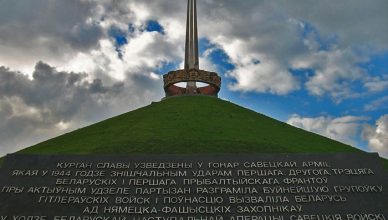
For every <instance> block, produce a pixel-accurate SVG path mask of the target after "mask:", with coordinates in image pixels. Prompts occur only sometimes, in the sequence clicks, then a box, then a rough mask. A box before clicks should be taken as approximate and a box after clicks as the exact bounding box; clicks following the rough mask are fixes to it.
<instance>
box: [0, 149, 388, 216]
mask: <svg viewBox="0 0 388 220" xmlns="http://www.w3.org/2000/svg"><path fill="white" fill-rule="evenodd" d="M387 187H388V178H387V172H386V171H384V170H383V169H382V166H381V164H380V161H379V159H378V156H377V155H376V154H321V155H317V154H313V155H311V154H295V155H250V156H171V155H170V156H128V157H122V156H27V155H9V156H7V158H6V161H5V163H4V164H3V167H2V168H1V170H0V220H386V219H387V217H388V193H387V190H388V188H387Z"/></svg>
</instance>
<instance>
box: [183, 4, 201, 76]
mask: <svg viewBox="0 0 388 220" xmlns="http://www.w3.org/2000/svg"><path fill="white" fill-rule="evenodd" d="M185 55H186V56H185V69H186V70H189V69H193V68H195V69H199V59H198V25H197V0H188V4H187V24H186V53H185Z"/></svg>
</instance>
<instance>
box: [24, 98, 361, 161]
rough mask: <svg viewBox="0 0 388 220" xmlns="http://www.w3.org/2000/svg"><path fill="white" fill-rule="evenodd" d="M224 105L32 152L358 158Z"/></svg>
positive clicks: (190, 107) (135, 114)
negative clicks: (296, 154) (316, 154)
mask: <svg viewBox="0 0 388 220" xmlns="http://www.w3.org/2000/svg"><path fill="white" fill-rule="evenodd" d="M356 151H358V150H357V149H355V148H353V147H351V146H348V145H345V144H342V143H339V142H336V141H333V140H331V139H328V138H325V137H322V136H319V135H316V134H313V133H309V132H306V131H303V130H301V129H297V128H294V127H292V126H290V125H287V124H285V123H282V122H279V121H276V120H274V119H271V118H269V117H266V116H264V115H261V114H258V113H256V112H254V111H251V110H248V109H245V108H242V107H240V106H237V105H235V104H232V103H230V102H227V101H222V100H220V99H215V98H211V97H202V96H187V97H178V98H170V99H166V100H164V101H161V102H158V103H152V104H151V105H149V106H146V107H144V108H141V109H138V110H135V111H132V112H129V113H126V114H123V115H120V116H117V117H114V118H111V119H108V120H105V121H102V122H100V123H97V124H94V125H91V126H89V127H85V128H82V129H79V130H76V131H74V132H71V133H68V134H65V135H62V136H60V137H57V138H54V139H51V140H48V141H45V142H43V143H40V144H38V145H35V146H32V147H30V148H27V149H25V150H23V151H21V152H23V153H44V154H133V153H146V154H186V153H190V154H201V153H233V154H235V153H240V154H244V153H292V152H356Z"/></svg>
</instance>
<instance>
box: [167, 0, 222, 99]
mask: <svg viewBox="0 0 388 220" xmlns="http://www.w3.org/2000/svg"><path fill="white" fill-rule="evenodd" d="M163 79H164V91H165V92H166V97H170V96H180V95H208V96H216V97H217V96H218V92H219V91H220V88H221V77H219V76H218V74H217V73H214V72H208V71H205V70H200V69H199V54H198V23H197V0H188V4H187V24H186V51H185V68H184V69H183V70H177V71H171V72H169V73H168V74H166V75H164V76H163ZM182 82H185V83H186V87H185V88H183V87H179V86H177V85H176V84H177V83H182ZM197 82H201V83H205V85H206V86H203V87H198V86H197Z"/></svg>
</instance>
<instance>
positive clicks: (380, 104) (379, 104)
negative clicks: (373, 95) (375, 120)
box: [364, 96, 388, 111]
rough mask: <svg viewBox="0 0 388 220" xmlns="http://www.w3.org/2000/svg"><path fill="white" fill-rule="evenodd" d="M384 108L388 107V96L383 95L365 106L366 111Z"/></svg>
mask: <svg viewBox="0 0 388 220" xmlns="http://www.w3.org/2000/svg"><path fill="white" fill-rule="evenodd" d="M378 109H380V110H384V109H388V96H383V97H381V98H378V99H376V100H374V101H372V102H370V103H368V104H366V105H365V106H364V110H365V111H375V110H378Z"/></svg>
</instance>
